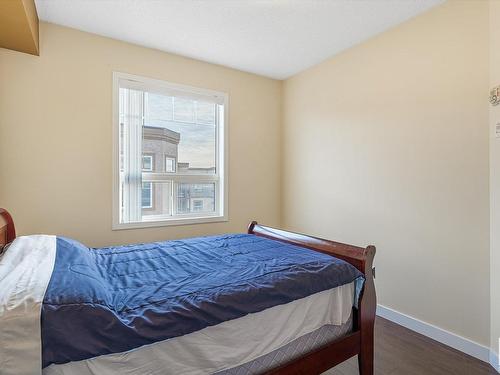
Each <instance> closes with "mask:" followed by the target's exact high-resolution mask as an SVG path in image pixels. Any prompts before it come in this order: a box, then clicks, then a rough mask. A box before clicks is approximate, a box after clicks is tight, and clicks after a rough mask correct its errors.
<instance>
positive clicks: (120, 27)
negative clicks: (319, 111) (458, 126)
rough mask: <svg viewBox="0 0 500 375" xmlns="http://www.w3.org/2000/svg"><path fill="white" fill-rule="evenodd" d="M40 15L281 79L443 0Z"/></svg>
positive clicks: (197, 1)
mask: <svg viewBox="0 0 500 375" xmlns="http://www.w3.org/2000/svg"><path fill="white" fill-rule="evenodd" d="M35 2H36V7H37V10H38V15H39V17H40V19H41V20H43V21H47V22H51V23H56V24H60V25H64V26H68V27H72V28H75V29H79V30H83V31H87V32H90V33H95V34H99V35H104V36H107V37H111V38H115V39H120V40H124V41H127V42H131V43H135V44H139V45H143V46H146V47H151V48H156V49H159V50H163V51H167V52H172V53H176V54H179V55H183V56H188V57H192V58H195V59H199V60H203V61H207V62H211V63H215V64H221V65H225V66H229V67H232V68H236V69H240V70H243V71H247V72H251V73H256V74H260V75H264V76H268V77H272V78H277V79H284V78H287V77H289V76H291V75H293V74H295V73H298V72H300V71H301V70H304V69H306V68H308V67H310V66H313V65H315V64H317V63H319V62H321V61H323V60H325V59H327V58H328V57H331V56H333V55H335V54H337V53H339V52H340V51H342V50H344V49H346V48H349V47H351V46H353V45H355V44H357V43H359V42H361V41H363V40H366V39H368V38H370V37H372V36H373V35H375V34H378V33H380V32H382V31H384V30H387V29H388V28H390V27H392V26H395V25H397V24H399V23H401V22H404V21H405V20H407V19H409V18H411V17H414V16H416V15H418V14H419V13H422V12H424V11H426V10H428V9H429V8H431V7H433V6H435V5H438V4H440V3H442V2H444V0H36V1H35Z"/></svg>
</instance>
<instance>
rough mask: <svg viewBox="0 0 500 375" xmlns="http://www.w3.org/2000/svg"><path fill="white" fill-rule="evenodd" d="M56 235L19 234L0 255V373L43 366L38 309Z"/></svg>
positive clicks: (20, 374)
mask: <svg viewBox="0 0 500 375" xmlns="http://www.w3.org/2000/svg"><path fill="white" fill-rule="evenodd" d="M55 256H56V237H55V236H41V235H40V236H26V237H18V238H17V239H16V240H15V241H14V242H13V243H12V244H11V245H10V247H9V248H8V249H7V250H6V251H5V252H4V254H3V255H2V256H1V257H0V374H2V375H24V374H26V375H28V374H29V375H36V374H40V373H41V372H42V371H41V368H42V350H41V333H40V312H41V308H42V302H43V297H44V295H45V291H46V289H47V286H48V284H49V281H50V276H51V275H52V270H53V269H54V262H55Z"/></svg>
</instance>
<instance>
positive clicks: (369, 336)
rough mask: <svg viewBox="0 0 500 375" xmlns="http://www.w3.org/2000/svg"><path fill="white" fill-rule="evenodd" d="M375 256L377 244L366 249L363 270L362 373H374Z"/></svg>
mask: <svg viewBox="0 0 500 375" xmlns="http://www.w3.org/2000/svg"><path fill="white" fill-rule="evenodd" d="M374 257H375V246H368V247H367V248H366V249H365V259H364V262H363V265H362V270H361V271H362V272H363V273H364V274H365V285H364V287H363V292H362V294H361V298H360V301H359V310H358V327H359V331H360V350H359V354H358V364H359V373H360V375H373V370H374V368H373V360H374V329H375V313H376V310H377V297H376V294H375V283H374V281H373V278H374V274H373V258H374Z"/></svg>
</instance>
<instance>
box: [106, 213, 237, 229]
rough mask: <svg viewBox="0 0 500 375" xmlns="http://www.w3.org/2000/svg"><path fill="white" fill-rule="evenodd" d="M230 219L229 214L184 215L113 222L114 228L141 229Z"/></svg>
mask: <svg viewBox="0 0 500 375" xmlns="http://www.w3.org/2000/svg"><path fill="white" fill-rule="evenodd" d="M226 221H228V218H227V216H205V217H183V218H178V219H166V220H155V221H141V222H136V223H113V227H112V229H113V230H125V229H141V228H155V227H170V226H177V225H192V224H208V223H221V222H226Z"/></svg>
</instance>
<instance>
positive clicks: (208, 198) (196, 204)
mask: <svg viewBox="0 0 500 375" xmlns="http://www.w3.org/2000/svg"><path fill="white" fill-rule="evenodd" d="M214 211H215V184H213V183H212V184H187V183H180V184H177V213H178V214H189V213H192V212H205V213H210V212H214Z"/></svg>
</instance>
